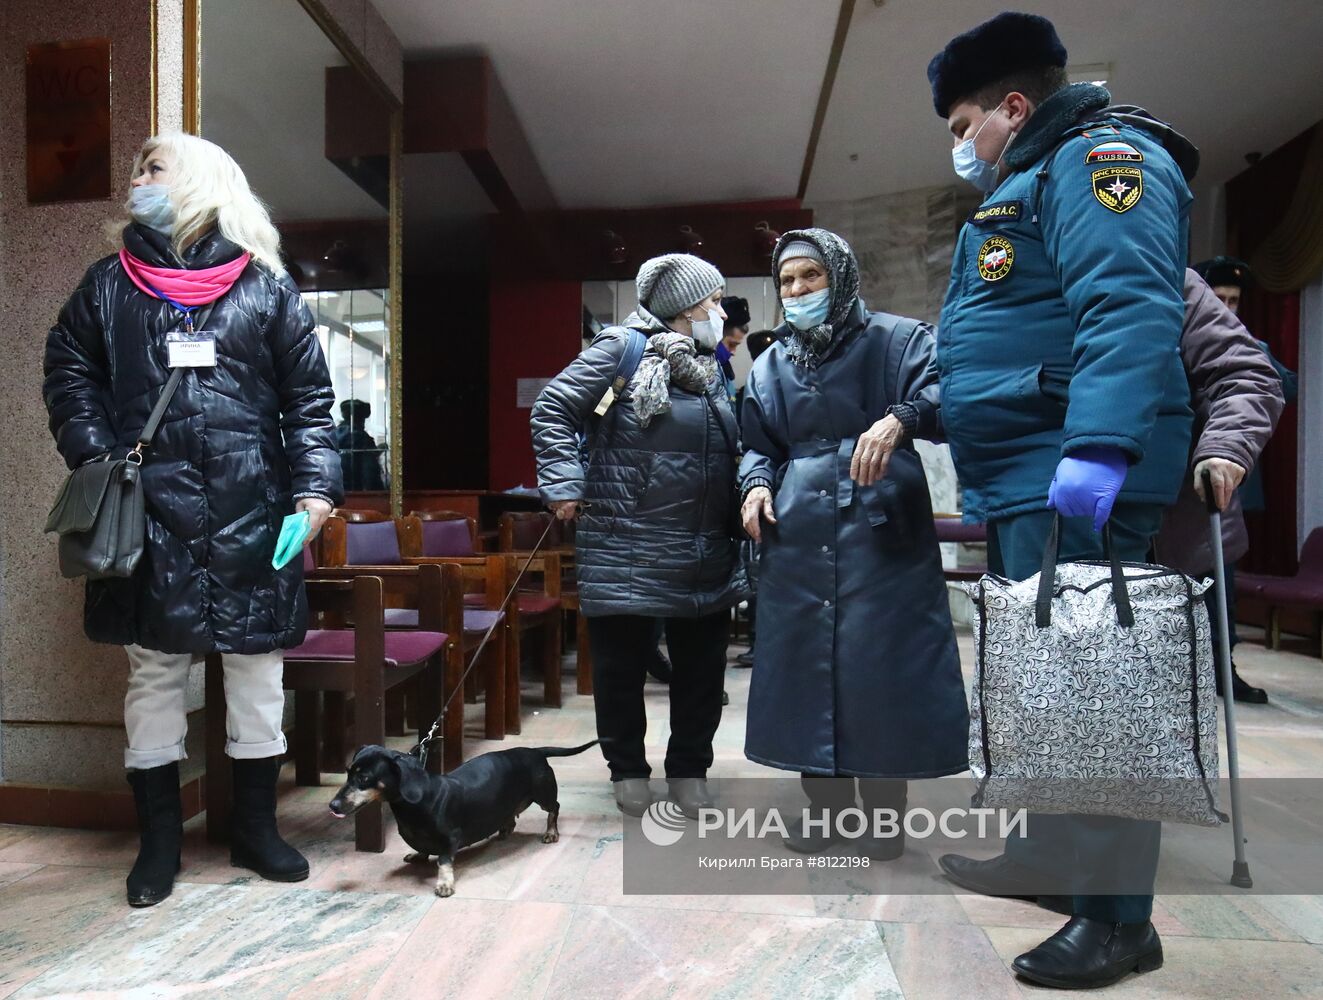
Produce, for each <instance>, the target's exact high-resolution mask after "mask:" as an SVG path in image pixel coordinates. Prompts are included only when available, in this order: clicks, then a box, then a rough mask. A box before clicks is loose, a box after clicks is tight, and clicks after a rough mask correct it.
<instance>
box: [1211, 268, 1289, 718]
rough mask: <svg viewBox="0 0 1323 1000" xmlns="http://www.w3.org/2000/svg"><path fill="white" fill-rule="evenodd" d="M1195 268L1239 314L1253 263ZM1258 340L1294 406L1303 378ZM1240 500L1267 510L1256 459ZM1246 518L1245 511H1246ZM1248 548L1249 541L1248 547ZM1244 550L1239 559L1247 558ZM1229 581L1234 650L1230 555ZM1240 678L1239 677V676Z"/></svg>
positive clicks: (1240, 697)
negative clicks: (1300, 380) (1300, 378)
mask: <svg viewBox="0 0 1323 1000" xmlns="http://www.w3.org/2000/svg"><path fill="white" fill-rule="evenodd" d="M1194 271H1195V273H1196V274H1198V275H1199V277H1201V278H1203V279H1204V281H1206V282H1207V283H1208V284H1209V285H1210V286H1211V287H1212V289H1213V294H1214V295H1216V296H1217V297H1218V298H1219V299H1221V300H1222V304H1223V305H1225V306H1226V307H1227V308H1228V309H1229V310H1231V312H1232V313H1233V314H1234V315H1236V316H1239V315H1240V306H1241V302H1242V301H1243V300H1244V297H1245V292H1246V291H1247V290H1248V289H1249V288H1250V286H1251V284H1252V283H1253V281H1254V275H1253V272H1251V271H1250V268H1249V265H1248V264H1246V263H1245V262H1244V261H1243V260H1239V259H1238V258H1236V257H1226V256H1222V257H1213V258H1212V259H1210V260H1204V261H1200V262H1199V263H1198V264H1195V265H1194ZM1255 343H1257V344H1258V345H1259V348H1260V349H1261V350H1262V351H1263V353H1264V354H1266V355H1267V356H1268V361H1269V362H1270V363H1271V364H1272V366H1273V368H1274V369H1276V371H1277V377H1278V378H1279V379H1281V383H1282V398H1283V399H1284V400H1285V401H1286V405H1287V406H1290V405H1291V404H1292V403H1294V402H1295V401H1296V397H1297V396H1298V395H1299V379H1298V377H1297V376H1296V373H1295V372H1293V371H1291V369H1289V368H1287V367H1286V365H1284V364H1282V363H1281V362H1280V361H1278V360H1277V358H1275V357H1274V356H1273V353H1272V351H1271V350H1270V349H1269V347H1268V344H1267V342H1266V341H1263V340H1258V339H1257V338H1256V339H1255ZM1237 492H1238V496H1239V499H1240V509H1241V511H1242V512H1250V511H1263V510H1265V509H1267V498H1266V497H1265V496H1264V491H1263V470H1262V469H1261V468H1259V465H1258V463H1257V462H1256V463H1255V464H1254V466H1253V467H1252V468H1251V469H1250V470H1249V472H1248V473H1247V474H1246V475H1245V478H1244V480H1243V481H1242V482H1241V484H1240V488H1239V490H1238V491H1237ZM1242 517H1243V514H1242ZM1245 551H1248V541H1247V542H1246V549H1245ZM1244 554H1245V553H1244V551H1242V552H1241V554H1240V555H1239V556H1237V557H1236V559H1240V558H1243V557H1244ZM1225 573H1226V582H1227V600H1228V602H1229V603H1230V607H1228V609H1227V613H1228V616H1229V617H1228V619H1227V620H1228V622H1229V623H1230V630H1229V631H1230V636H1229V638H1230V640H1231V646H1232V648H1233V649H1234V648H1235V646H1236V643H1237V642H1238V641H1239V638H1240V637H1239V636H1238V635H1237V633H1236V614H1235V610H1236V609H1235V595H1236V562H1235V560H1232V559H1230V558H1228V559H1227V562H1226V568H1225ZM1237 680H1239V678H1237ZM1236 700H1237V701H1248V702H1255V703H1260V704H1261V703H1263V702H1266V701H1267V700H1268V694H1267V692H1266V691H1264V690H1263V689H1262V688H1256V687H1251V686H1249V685H1246V686H1245V687H1244V688H1242V687H1241V686H1240V684H1239V683H1237V685H1236Z"/></svg>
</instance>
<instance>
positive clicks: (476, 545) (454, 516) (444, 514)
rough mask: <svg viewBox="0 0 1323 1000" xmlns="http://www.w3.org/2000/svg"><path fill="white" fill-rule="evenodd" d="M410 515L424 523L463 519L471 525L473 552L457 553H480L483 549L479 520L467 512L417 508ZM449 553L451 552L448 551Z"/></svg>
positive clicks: (463, 553)
mask: <svg viewBox="0 0 1323 1000" xmlns="http://www.w3.org/2000/svg"><path fill="white" fill-rule="evenodd" d="M409 516H410V517H416V518H418V520H420V521H422V522H423V523H424V524H427V523H430V522H433V521H463V522H464V523H465V524H467V525H468V527H469V536H470V538H471V540H472V541H471V546H472V551H471V552H457V553H455V555H478V554H480V553H481V552H482V551H483V544H482V542H483V539H482V536H481V534H480V533H479V532H478V522H477V521H475V520H474V519H473V518H471V517H469V516H468V515H467V514H464V513H461V512H460V511H457V510H415V511H410V512H409ZM446 554H449V553H446Z"/></svg>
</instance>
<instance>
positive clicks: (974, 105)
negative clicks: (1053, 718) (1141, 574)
mask: <svg viewBox="0 0 1323 1000" xmlns="http://www.w3.org/2000/svg"><path fill="white" fill-rule="evenodd" d="M1065 65H1066V50H1065V47H1064V46H1063V45H1062V44H1061V40H1060V39H1059V38H1058V37H1057V33H1056V30H1055V29H1054V28H1053V26H1052V24H1051V22H1050V21H1048V20H1046V19H1045V18H1042V17H1037V16H1034V15H1030V14H1015V13H1004V14H1001V15H999V16H997V17H995V18H993V19H992V20H990V21H988V22H986V23H985V24H982V25H980V26H978V27H977V28H974V29H973V30H972V31H969V32H967V33H965V34H963V35H960V36H959V37H957V38H955V39H953V40H952V41H951V42H950V43H949V44H948V45H947V46H946V48H945V49H944V50H943V51H942V52H940V53H938V55H937V56H935V57H934V58H933V60H932V62H931V63H930V65H929V67H928V78H929V81H930V82H931V84H932V92H933V101H934V105H935V107H936V109H937V113H938V115H939V116H941V117H942V118H945V119H947V121H948V123H949V125H950V131H951V135H952V137H953V139H954V149H953V160H954V166H955V170H956V173H957V174H959V175H960V176H961V177H962V178H964V179H965V180H966V181H968V182H969V183H971V184H973V185H975V186H976V187H977V188H979V190H981V191H983V192H984V193H985V194H986V199H985V200H984V202H983V204H982V205H981V206H980V207H979V208H978V209H977V210H975V211H974V212H973V213H972V214H971V216H970V218H969V220H968V222H966V224H965V226H964V228H963V229H962V231H961V233H960V237H959V240H958V242H957V244H956V251H955V260H954V263H953V265H952V268H951V284H950V288H949V289H948V291H947V295H946V302H945V304H944V306H943V308H942V317H941V326H940V330H939V333H938V346H937V364H938V368H939V370H940V374H941V386H942V412H943V419H944V421H945V424H946V431H947V435H948V437H949V440H950V444H951V453H952V458H953V459H954V461H955V466H956V472H957V474H958V476H959V479H960V483H961V486H962V489H963V493H964V511H965V514H966V516H967V517H970V518H972V519H974V520H979V521H986V522H987V524H988V538H989V561H990V563H992V564H993V566H994V568H1000V569H1001V570H1002V571H1003V572H1004V573H1005V574H1006V575H1007V576H1010V577H1012V578H1014V579H1026V578H1028V577H1030V576H1032V575H1033V574H1034V573H1035V572H1037V571H1038V569H1039V567H1040V564H1041V562H1042V558H1043V550H1044V545H1045V541H1046V538H1047V535H1048V531H1049V528H1050V526H1051V523H1052V521H1053V518H1054V517H1055V516H1056V515H1055V514H1054V511H1055V512H1057V513H1059V514H1061V515H1062V518H1063V520H1062V538H1061V549H1060V558H1061V560H1062V561H1063V562H1065V561H1076V560H1081V559H1098V558H1101V557H1102V554H1103V553H1102V541H1101V536H1100V535H1099V534H1098V532H1099V531H1100V530H1101V529H1102V527H1103V525H1104V524H1105V523H1110V529H1111V536H1112V541H1113V544H1114V545H1115V546H1116V547H1117V549H1118V550H1119V552H1120V556H1121V558H1122V559H1125V560H1135V561H1143V560H1144V559H1145V556H1146V554H1147V552H1148V548H1149V541H1150V538H1151V536H1152V535H1153V534H1154V533H1155V532H1156V531H1157V528H1158V525H1159V523H1160V521H1161V516H1162V509H1163V507H1164V506H1166V505H1167V504H1170V503H1171V502H1172V501H1173V500H1174V499H1175V498H1176V494H1177V492H1178V490H1179V487H1180V485H1181V481H1182V477H1183V475H1184V472H1185V464H1186V457H1187V456H1188V454H1189V442H1190V423H1191V412H1190V408H1189V390H1188V387H1187V385H1186V380H1185V375H1184V372H1183V371H1182V369H1181V360H1180V355H1179V354H1178V343H1179V339H1180V334H1181V323H1182V320H1183V315H1184V306H1183V300H1182V294H1181V290H1182V277H1183V273H1184V268H1185V261H1186V245H1187V219H1188V212H1189V207H1190V201H1191V196H1190V190H1189V187H1188V186H1187V183H1186V182H1187V179H1188V178H1187V177H1186V176H1184V175H1183V171H1182V168H1181V166H1178V164H1177V162H1176V161H1177V160H1180V162H1181V164H1183V165H1185V167H1186V169H1187V170H1188V171H1189V172H1190V173H1192V172H1193V167H1194V165H1195V164H1197V158H1198V153H1197V151H1196V150H1194V148H1193V147H1192V146H1190V145H1189V144H1188V143H1187V142H1185V140H1184V139H1182V138H1181V137H1180V136H1179V135H1177V134H1176V133H1175V132H1173V131H1172V130H1171V129H1170V128H1169V127H1167V126H1165V125H1163V124H1162V123H1161V122H1158V121H1156V120H1155V119H1152V118H1151V117H1149V116H1148V115H1147V113H1145V112H1143V111H1141V110H1140V109H1137V108H1116V107H1110V105H1111V97H1110V95H1109V94H1108V92H1107V91H1106V90H1105V89H1103V88H1102V87H1099V86H1094V85H1092V84H1075V85H1070V84H1069V83H1068V81H1067V77H1066V72H1065ZM1160 835H1161V827H1160V825H1159V824H1158V823H1154V822H1139V821H1134V820H1124V819H1114V818H1107V817H1098V816H1037V815H1035V816H1031V817H1030V818H1029V823H1028V835H1027V836H1026V837H1023V838H1012V839H1010V840H1008V842H1007V845H1006V853H1005V854H1003V855H1001V856H999V857H997V858H994V859H992V860H990V861H975V860H972V859H969V858H964V857H960V856H959V855H946V856H945V857H943V858H942V859H941V864H942V867H943V868H944V869H945V871H946V872H947V874H948V876H949V877H950V878H951V879H952V880H953V881H955V882H956V883H958V884H959V885H961V886H963V887H965V888H967V889H971V890H973V891H975V892H980V893H986V894H989V895H997V896H1016V897H1029V898H1033V897H1034V896H1035V895H1036V893H1038V892H1040V891H1042V890H1041V888H1040V887H1041V886H1042V885H1043V882H1044V876H1043V874H1042V873H1047V874H1048V876H1049V878H1056V879H1061V878H1063V877H1068V879H1069V881H1068V882H1067V883H1066V884H1067V885H1068V886H1069V887H1070V888H1072V889H1075V890H1076V891H1079V892H1080V894H1079V895H1074V896H1065V897H1052V898H1051V900H1049V899H1048V898H1047V897H1044V898H1042V899H1040V902H1042V903H1043V904H1044V905H1047V906H1049V907H1050V908H1054V909H1060V910H1061V911H1062V912H1066V913H1069V914H1071V919H1070V921H1069V922H1068V923H1067V924H1066V925H1065V926H1064V927H1063V928H1062V929H1061V930H1060V931H1058V932H1057V933H1056V934H1054V935H1053V936H1052V937H1050V938H1049V939H1048V940H1046V941H1045V942H1043V943H1042V944H1040V945H1039V946H1038V947H1036V948H1034V949H1032V950H1031V951H1029V952H1026V953H1025V954H1023V955H1021V956H1019V957H1018V958H1017V959H1015V962H1014V968H1015V971H1016V972H1017V973H1019V974H1020V975H1021V976H1023V977H1025V978H1027V979H1030V980H1033V981H1035V982H1038V983H1041V984H1044V985H1049V986H1056V987H1090V986H1105V985H1108V984H1110V983H1113V982H1116V981H1117V980H1119V979H1121V978H1123V977H1124V976H1126V975H1128V974H1129V973H1130V972H1132V971H1140V972H1144V971H1148V970H1150V969H1156V968H1157V967H1158V966H1160V965H1161V964H1162V945H1161V942H1160V941H1159V940H1158V935H1157V933H1156V931H1154V929H1153V925H1152V923H1151V922H1150V919H1149V917H1150V914H1151V912H1152V905H1153V897H1152V895H1151V886H1152V884H1153V877H1154V875H1155V874H1156V870H1157V857H1158V844H1159V839H1160ZM1118 872H1123V873H1124V876H1125V878H1126V879H1128V881H1129V883H1130V884H1132V885H1137V887H1139V888H1140V889H1141V890H1142V889H1148V890H1149V892H1148V893H1147V894H1143V895H1100V894H1090V893H1088V892H1085V891H1083V890H1087V889H1092V890H1093V893H1098V892H1100V891H1109V887H1114V886H1115V885H1116V884H1117V883H1116V880H1115V879H1116V873H1118ZM1104 873H1106V874H1104ZM1054 884H1060V883H1059V882H1057V883H1054ZM1057 891H1062V890H1060V889H1058V890H1057ZM1067 891H1069V890H1067ZM1110 891H1112V892H1115V888H1110Z"/></svg>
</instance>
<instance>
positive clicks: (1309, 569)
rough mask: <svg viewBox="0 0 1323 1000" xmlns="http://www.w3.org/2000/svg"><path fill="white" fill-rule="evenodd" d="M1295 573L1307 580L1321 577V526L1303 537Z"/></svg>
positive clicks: (1322, 529) (1322, 552)
mask: <svg viewBox="0 0 1323 1000" xmlns="http://www.w3.org/2000/svg"><path fill="white" fill-rule="evenodd" d="M1297 575H1298V576H1302V577H1305V578H1306V579H1309V580H1319V579H1323V528H1315V529H1314V530H1313V531H1311V532H1310V533H1309V537H1308V538H1306V539H1305V545H1304V548H1302V549H1301V550H1300V569H1299V571H1298V573H1297Z"/></svg>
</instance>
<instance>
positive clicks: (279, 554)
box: [271, 510, 311, 569]
mask: <svg viewBox="0 0 1323 1000" xmlns="http://www.w3.org/2000/svg"><path fill="white" fill-rule="evenodd" d="M310 527H311V525H310V524H309V519H308V512H307V511H306V510H301V511H299V512H298V513H297V514H290V515H289V516H288V517H286V518H285V520H284V521H283V522H282V523H281V525H280V537H279V538H277V539H276V551H275V554H274V555H272V556H271V567H272V568H273V569H284V568H285V567H286V566H288V565H289V564H290V562H291V561H292V560H293V559H294V557H295V556H297V555H298V554H299V553H300V552H302V551H303V542H304V540H305V539H307V537H308V529H309V528H310Z"/></svg>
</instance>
